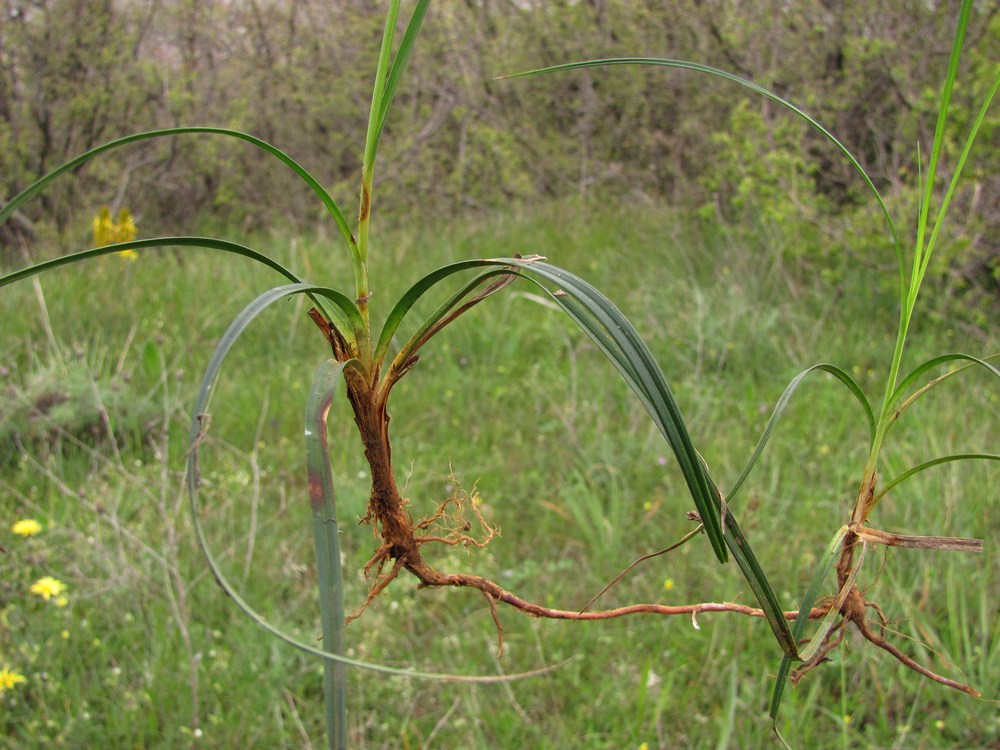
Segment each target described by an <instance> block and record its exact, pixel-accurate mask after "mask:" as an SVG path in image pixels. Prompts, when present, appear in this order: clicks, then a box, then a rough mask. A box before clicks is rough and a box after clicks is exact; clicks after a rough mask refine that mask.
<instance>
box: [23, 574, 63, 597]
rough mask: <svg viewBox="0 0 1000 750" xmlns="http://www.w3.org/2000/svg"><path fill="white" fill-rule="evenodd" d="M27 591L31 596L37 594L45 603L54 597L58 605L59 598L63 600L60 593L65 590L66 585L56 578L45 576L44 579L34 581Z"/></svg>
mask: <svg viewBox="0 0 1000 750" xmlns="http://www.w3.org/2000/svg"><path fill="white" fill-rule="evenodd" d="M28 590H29V591H30V592H31V593H32V594H38V595H39V596H40V597H42V599H44V600H45V601H48V600H49V599H51V598H52V597H53V596H54V597H56V603H58V602H59V601H60V598H63V597H62V593H63V592H64V591H65V590H66V584H65V583H63V582H62V581H60V580H59V579H58V578H53V577H52V576H45V577H44V578H39V579H38V580H37V581H35V582H34V583H33V584H32V585H31V588H30V589H28Z"/></svg>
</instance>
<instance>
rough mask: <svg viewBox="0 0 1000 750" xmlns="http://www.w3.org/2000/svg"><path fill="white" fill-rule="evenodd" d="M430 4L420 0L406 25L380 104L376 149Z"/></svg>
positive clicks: (427, 1)
mask: <svg viewBox="0 0 1000 750" xmlns="http://www.w3.org/2000/svg"><path fill="white" fill-rule="evenodd" d="M430 4H431V3H430V0H418V2H417V6H416V7H415V8H414V9H413V14H412V15H411V16H410V21H409V23H407V25H406V31H405V32H403V39H402V41H400V43H399V49H398V50H397V51H396V57H395V58H394V59H393V61H392V69H391V70H390V71H389V78H388V80H386V82H385V89H384V90H383V91H382V100H381V102H380V103H379V109H380V114H379V121H378V130H377V131H376V134H375V138H376V147H377V145H378V139H379V138H381V137H382V131H383V130H385V121H386V118H387V117H388V116H389V109H390V108H391V107H392V100H393V97H395V95H396V88H397V87H398V86H399V81H400V79H401V78H402V77H403V72H404V71H405V70H406V64H407V62H409V60H410V53H411V52H412V51H413V43H414V42H415V41H416V40H417V34H419V33H420V26H421V24H423V22H424V16H425V15H427V8H428V7H429V6H430Z"/></svg>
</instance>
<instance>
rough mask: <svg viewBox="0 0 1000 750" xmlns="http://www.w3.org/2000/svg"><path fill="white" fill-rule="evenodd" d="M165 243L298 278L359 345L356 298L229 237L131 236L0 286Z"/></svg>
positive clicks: (20, 273) (0, 281)
mask: <svg viewBox="0 0 1000 750" xmlns="http://www.w3.org/2000/svg"><path fill="white" fill-rule="evenodd" d="M164 247H197V248H202V249H207V250H221V251H223V252H227V253H233V254H234V255H241V256H243V257H244V258H250V259H251V260H255V261H257V262H258V263H262V264H264V265H265V266H267V267H268V268H272V269H274V270H275V271H277V272H278V273H280V274H281V275H282V276H284V277H285V278H287V279H288V280H289V281H292V282H295V283H296V284H302V285H303V286H304V287H307V288H309V292H308V294H309V295H310V296H314V295H315V296H319V297H325V298H327V299H329V300H331V301H332V302H334V305H335V307H333V308H330V307H329V306H328V305H322V304H321V303H320V304H321V307H323V310H324V312H325V313H326V314H327V316H328V317H329V318H332V322H333V324H334V325H335V326H337V328H338V330H340V331H341V333H342V334H343V335H344V338H345V339H346V340H347V341H348V343H350V344H351V345H352V346H356V337H357V331H358V330H360V329H359V328H358V326H359V325H360V324H361V318H360V316H359V315H358V311H357V307H356V306H355V305H354V302H353V300H351V299H350V298H349V297H346V296H345V295H343V294H340V293H339V292H336V291H335V290H332V289H327V288H325V287H317V286H312V285H308V284H304V282H303V281H302V279H300V278H299V277H298V276H297V275H296V274H295V273H293V272H292V271H290V270H289V269H287V268H285V267H284V266H283V265H281V264H280V263H278V262H277V261H276V260H274V259H273V258H270V257H268V256H267V255H264V254H263V253H259V252H257V251H256V250H253V249H252V248H249V247H246V246H245V245H240V244H237V243H235V242H229V241H228V240H220V239H216V238H214V237H154V238H150V239H142V240H132V241H130V242H119V243H117V244H114V245H105V246H103V247H95V248H91V249H90V250H81V251H80V252H77V253H69V254H68V255H62V256H60V257H58V258H53V259H51V260H47V261H43V262H41V263H36V264H35V265H33V266H28V267H27V268H22V269H20V270H17V271H14V272H13V273H10V274H7V275H6V276H3V277H0V287H4V286H7V285H8V284H13V283H14V282H17V281H21V280H23V279H26V278H29V277H31V276H34V275H36V274H40V273H44V272H46V271H50V270H52V269H54V268H59V267H60V266H66V265H70V264H72V263H79V262H80V261H85V260H90V259H92V258H99V257H101V256H103V255H111V254H113V253H120V252H122V251H125V250H135V251H140V250H149V249H152V248H164ZM362 340H364V337H362Z"/></svg>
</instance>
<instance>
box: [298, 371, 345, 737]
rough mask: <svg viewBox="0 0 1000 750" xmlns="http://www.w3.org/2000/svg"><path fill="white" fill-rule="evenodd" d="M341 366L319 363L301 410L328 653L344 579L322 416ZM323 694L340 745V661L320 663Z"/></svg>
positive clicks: (339, 621)
mask: <svg viewBox="0 0 1000 750" xmlns="http://www.w3.org/2000/svg"><path fill="white" fill-rule="evenodd" d="M343 370H344V363H343V362H337V361H336V360H332V359H331V360H327V361H326V362H324V363H323V364H322V365H321V366H320V368H319V370H318V371H317V372H316V376H315V377H314V378H313V385H312V388H311V389H310V390H309V398H308V400H307V402H306V414H305V424H306V427H305V441H306V473H307V475H308V478H309V481H308V486H309V505H310V508H311V510H312V525H313V543H314V546H315V549H316V577H317V579H318V583H319V602H320V620H321V622H322V626H323V649H324V650H325V651H328V652H330V653H334V654H342V653H344V581H343V571H342V570H341V567H340V531H339V528H338V526H337V506H336V497H335V495H334V490H333V472H332V471H331V469H330V450H329V444H328V442H327V427H326V420H327V416H328V415H329V413H330V405H331V404H332V403H333V397H334V395H335V394H336V391H337V385H338V384H339V383H340V380H341V377H342V373H343ZM323 693H324V697H325V704H326V732H327V744H328V747H329V748H330V750H346V748H347V680H346V669H345V667H344V665H343V664H338V663H336V662H332V661H324V662H323Z"/></svg>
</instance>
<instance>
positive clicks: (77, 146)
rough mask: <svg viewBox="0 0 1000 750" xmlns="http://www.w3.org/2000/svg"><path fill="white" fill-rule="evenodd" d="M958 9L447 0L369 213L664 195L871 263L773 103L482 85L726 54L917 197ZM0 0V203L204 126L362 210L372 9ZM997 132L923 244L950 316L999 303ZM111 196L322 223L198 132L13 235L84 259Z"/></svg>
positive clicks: (881, 179)
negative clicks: (265, 145)
mask: <svg viewBox="0 0 1000 750" xmlns="http://www.w3.org/2000/svg"><path fill="white" fill-rule="evenodd" d="M957 5H958V3H957V2H927V3H913V2H909V1H908V0H879V2H861V1H860V0H805V1H803V2H796V3H784V2H777V1H776V0H762V1H761V2H754V3H743V2H735V1H734V0H680V1H678V2H669V3H668V2H662V0H637V1H636V2H628V3H625V2H607V0H585V1H583V2H571V1H568V0H553V1H551V2H535V1H533V0H464V1H462V2H459V1H458V0H456V1H455V2H448V3H440V4H438V5H436V6H435V7H434V10H433V12H432V13H431V14H430V16H429V18H428V21H427V24H426V26H425V30H424V33H423V36H422V39H421V41H420V43H419V44H418V45H417V48H416V52H415V55H416V57H415V60H414V65H412V66H411V69H410V71H408V73H407V81H406V85H405V86H404V87H403V91H402V93H401V95H400V100H399V102H398V103H397V106H396V107H395V109H394V111H393V114H392V115H391V117H390V123H389V132H388V137H387V138H386V139H385V141H386V148H385V153H384V158H383V161H382V166H381V168H380V174H379V185H378V193H377V196H376V201H377V202H378V203H382V204H392V205H393V206H394V210H393V216H392V217H391V219H390V220H391V221H394V222H397V223H402V222H406V221H409V220H410V219H411V218H412V217H413V215H414V214H415V212H417V211H419V212H422V213H425V214H426V213H433V214H435V215H437V216H455V215H456V214H458V213H464V212H469V211H481V210H483V209H495V208H500V207H505V208H506V207H510V206H511V205H512V204H520V203H523V202H526V201H530V202H535V201H537V200H539V199H540V198H542V199H544V198H558V197H563V196H567V195H575V194H581V193H582V194H589V195H597V196H609V195H614V196H616V197H617V198H618V199H619V200H623V201H625V202H632V201H638V202H658V201H667V202H669V203H670V204H671V205H673V206H674V207H677V208H680V209H692V210H696V211H699V212H701V215H702V216H703V218H704V219H705V220H706V221H710V222H712V223H713V224H717V225H722V226H724V227H726V228H727V230H728V231H742V230H743V229H750V230H751V231H752V232H753V233H754V234H755V235H756V233H757V232H759V231H762V230H763V231H764V232H765V233H766V234H774V235H778V238H779V239H781V240H782V241H783V243H787V244H789V245H790V246H792V247H797V248H799V250H798V251H797V252H798V255H799V256H800V257H798V258H797V259H796V260H798V261H810V260H812V261H820V262H821V263H822V264H823V265H824V266H825V267H829V263H830V261H831V259H844V258H847V259H849V260H850V262H851V264H852V265H854V266H856V265H858V264H863V265H865V266H869V265H871V264H872V261H871V260H870V259H871V258H872V257H876V256H877V257H887V256H886V255H885V253H884V250H883V251H880V252H877V253H873V252H872V247H873V246H874V245H876V244H878V245H880V246H882V247H883V248H884V245H882V243H883V242H884V225H883V223H882V220H881V218H880V217H878V216H877V215H875V214H873V212H872V211H871V210H870V201H868V198H867V196H866V194H865V192H864V189H863V187H862V186H861V184H860V183H859V181H858V180H857V179H855V177H854V176H853V175H852V174H851V172H850V169H849V167H848V165H847V163H846V161H845V160H844V159H843V158H841V157H840V156H839V155H838V154H837V153H835V151H834V149H833V147H832V146H831V145H830V144H829V143H827V142H825V141H823V140H821V139H820V138H819V137H818V136H817V135H816V134H815V133H811V132H809V130H808V129H807V127H806V126H805V125H804V124H803V123H802V122H800V121H799V120H797V119H795V118H792V117H791V116H790V115H788V113H786V112H784V111H783V110H782V109H781V108H780V107H777V106H776V105H774V104H773V103H770V102H767V101H763V100H759V99H756V98H751V95H750V94H748V93H746V94H745V93H743V92H741V91H739V90H737V89H735V88H734V87H733V86H732V85H730V84H726V83H724V82H721V81H714V80H709V79H706V78H705V77H704V76H696V75H693V74H689V73H682V72H677V71H674V72H665V71H663V70H659V69H642V68H638V69H637V68H628V69H622V68H618V69H607V70H584V71H580V72H576V73H572V74H561V75H553V76H546V77H541V78H537V79H529V80H518V81H509V80H499V81H497V80H494V77H495V76H498V75H502V74H505V73H512V72H517V71H521V70H525V69H530V68H535V67H540V66H543V65H550V64H556V63H560V62H568V61H573V60H579V59H589V58H596V57H610V56H626V55H638V56H655V57H673V58H683V59H690V60H694V61H697V62H702V63H706V64H709V65H714V66H716V67H720V68H724V69H726V70H729V71H731V72H734V73H737V74H739V75H741V76H745V77H747V78H752V79H753V80H754V81H756V82H758V83H760V84H762V85H764V86H766V87H769V88H771V89H773V90H774V91H776V92H777V93H778V94H780V95H781V96H783V97H785V98H787V99H789V100H790V101H793V102H795V103H796V104H799V105H800V106H802V107H803V108H804V109H806V111H808V112H809V113H810V114H812V115H813V116H815V117H816V118H817V119H818V120H819V121H820V122H822V123H824V124H825V125H826V126H827V127H828V128H829V129H830V130H831V131H832V132H833V133H834V134H835V135H837V136H838V137H839V138H840V139H841V140H842V141H843V142H844V143H845V144H846V145H847V147H848V148H849V149H851V150H852V151H853V152H854V153H855V154H856V155H857V156H858V157H859V160H860V161H861V163H862V165H863V166H864V167H865V168H866V170H868V172H869V174H870V175H871V176H872V178H873V179H874V181H875V183H876V185H877V186H878V187H879V189H880V190H882V191H883V192H885V193H886V194H887V196H888V198H889V200H890V202H891V203H892V204H897V205H898V206H900V207H902V209H903V211H904V212H905V211H906V210H911V211H915V210H916V208H915V207H916V202H917V195H918V192H919V190H918V182H919V179H920V175H919V172H918V169H917V167H916V164H917V144H918V143H920V144H923V146H924V148H925V149H926V148H927V144H929V143H930V141H931V135H932V133H931V132H930V129H931V128H932V127H933V123H934V112H935V111H936V106H937V105H936V97H937V91H938V89H939V85H940V82H941V80H942V79H943V73H944V70H945V68H946V65H947V60H948V52H949V47H950V41H951V36H952V31H953V25H954V19H955V18H956V9H957ZM0 9H2V14H0V195H6V196H11V195H14V194H16V193H17V191H18V190H20V189H22V188H24V187H25V186H26V185H28V184H30V183H31V182H32V181H33V180H35V179H36V178H38V177H39V176H41V175H42V174H44V173H46V172H47V171H49V170H51V169H52V168H54V167H55V166H57V165H58V164H60V163H61V162H63V161H65V160H66V159H68V158H70V157H71V156H74V155H76V154H78V153H80V152H82V151H84V150H86V149H88V148H91V147H93V146H96V145H98V144H99V143H102V142H104V141H106V140H108V139H111V138H114V137H117V136H122V135H126V134H128V133H131V132H136V131H139V130H144V129H152V128H158V127H167V126H173V125H192V124H197V125H213V126H223V127H231V128H236V129H240V130H244V131H247V132H250V133H252V134H254V135H256V136H258V137H261V138H263V139H265V140H268V141H270V142H272V143H274V144H275V145H278V146H279V147H280V148H282V149H284V150H286V151H288V152H289V153H290V154H291V155H292V156H293V157H294V158H296V159H298V160H299V161H300V162H302V163H303V164H305V165H306V166H307V168H309V169H311V170H312V171H313V173H314V174H315V176H316V177H317V178H318V179H319V180H320V181H321V182H322V183H324V184H326V185H328V186H333V194H334V196H335V198H337V199H338V200H341V201H342V202H343V203H344V205H347V206H350V204H351V202H352V200H353V198H352V196H353V194H354V193H355V192H356V191H357V189H358V186H357V185H358V167H359V164H360V159H361V152H362V149H363V138H364V130H365V127H364V126H365V123H366V121H367V101H368V97H369V96H370V89H371V81H370V71H371V70H373V69H374V58H375V55H376V53H377V49H378V40H379V38H380V34H381V30H380V27H381V24H382V22H383V15H384V8H383V4H382V3H380V2H375V1H374V0H336V1H334V2H327V1H325V0H324V1H323V2H321V1H320V0H301V1H299V2H289V1H288V0H245V1H242V2H230V1H228V0H182V1H181V2H175V3H161V2H155V1H140V0H126V1H120V2H112V0H0ZM974 16H975V17H974V18H973V20H972V23H971V25H970V29H971V32H970V39H969V43H968V45H967V48H968V53H967V56H966V58H965V61H964V68H965V69H964V70H963V71H962V72H961V73H960V75H959V82H960V86H959V88H958V90H957V101H956V105H957V106H956V107H955V108H954V110H953V111H954V112H955V116H954V118H953V123H952V127H953V129H952V132H951V133H950V134H949V143H950V144H952V145H953V146H954V144H956V143H959V142H960V139H961V138H962V137H963V134H964V132H965V128H966V126H967V124H968V121H969V118H970V117H971V116H972V115H973V113H974V111H975V110H976V109H977V108H978V106H979V104H980V102H981V101H982V96H983V93H984V90H985V87H986V86H987V85H988V83H989V81H990V76H989V75H986V72H987V71H988V70H989V69H991V66H992V65H993V64H994V63H995V61H996V60H997V59H1000V12H998V10H997V7H996V6H995V5H994V4H992V3H980V4H978V6H977V8H976V10H975V11H974ZM998 123H1000V113H998V111H997V109H996V108H995V107H994V108H993V112H992V113H991V114H990V116H989V118H988V119H987V122H986V123H985V125H984V128H983V131H982V134H981V138H980V143H981V144H982V146H981V147H980V148H978V149H976V150H975V151H974V153H973V163H972V164H971V168H968V171H967V179H966V181H965V185H964V189H963V190H962V192H961V193H960V195H959V196H958V201H957V203H958V205H956V206H955V208H954V210H953V211H952V217H953V221H952V222H951V224H950V225H949V231H950V236H949V237H948V242H947V243H946V244H947V248H946V249H944V248H943V249H944V252H941V253H939V255H938V257H937V258H936V262H937V263H938V264H939V268H940V269H941V271H942V273H944V269H945V268H947V269H949V271H948V274H949V278H948V282H949V283H948V287H947V288H948V290H949V291H950V292H951V293H953V294H956V295H962V298H963V306H967V305H968V304H973V306H976V307H978V306H981V305H982V304H983V301H982V298H983V297H984V296H985V297H986V298H987V299H990V300H992V303H995V302H996V299H997V297H998V291H1000V150H998V149H997V148H995V147H993V148H990V147H989V144H991V143H992V144H994V145H995V144H996V143H997V125H998ZM945 176H946V177H947V175H945ZM102 205H111V206H112V208H113V209H115V210H116V209H117V208H118V207H120V206H122V205H127V206H129V207H130V208H131V209H132V210H133V211H134V212H135V213H136V214H137V216H138V220H139V223H140V225H141V227H142V228H143V234H144V235H146V236H149V235H152V234H157V233H160V232H161V231H163V232H169V233H180V232H184V231H195V230H198V229H200V228H201V229H204V228H205V227H204V225H205V224H206V223H210V224H211V225H212V226H213V228H214V227H218V226H227V227H241V228H243V229H245V230H248V231H251V230H259V229H263V228H280V229H282V230H290V231H297V232H301V231H303V230H312V229H314V228H316V227H315V225H317V224H319V222H321V221H322V220H323V217H322V215H321V211H320V209H319V207H318V204H317V203H316V202H315V201H314V200H312V197H311V196H310V195H308V194H307V192H306V190H305V189H304V188H303V187H302V186H301V185H300V184H298V183H297V181H296V180H295V178H294V177H293V175H291V173H290V172H288V171H287V170H285V169H284V168H282V167H280V165H278V164H277V162H274V160H271V159H268V158H262V157H261V155H260V152H258V151H256V150H254V149H252V147H250V146H248V145H246V144H234V143H233V142H230V141H223V140H219V139H213V138H205V137H201V136H199V137H187V138H177V139H171V140H170V141H167V142H152V143H148V144H146V145H144V146H137V147H133V148H130V149H127V150H125V151H124V152H122V154H121V155H120V156H117V157H114V158H102V159H101V160H99V161H98V162H96V163H94V164H92V165H88V166H87V167H86V168H85V169H82V170H80V171H79V172H78V173H77V174H75V175H74V177H73V178H72V179H64V180H62V181H60V182H59V183H58V184H57V185H55V186H54V187H53V188H52V189H49V190H47V191H46V192H45V193H44V194H43V195H42V196H40V197H39V198H38V199H37V200H36V201H33V202H32V204H31V205H30V206H29V207H28V208H26V209H25V213H24V214H22V215H21V216H20V217H19V219H20V223H19V225H18V226H20V227H21V228H22V229H23V230H25V231H32V230H33V231H34V233H35V234H36V235H39V234H41V235H43V236H45V237H46V239H49V240H51V239H53V238H55V239H58V240H65V241H66V242H68V243H70V244H73V245H74V246H77V247H79V246H82V245H85V244H87V242H86V240H87V237H86V233H87V232H88V231H89V223H88V222H89V219H90V217H92V216H93V215H94V214H95V213H97V211H98V209H99V208H100V207H101V206H102ZM376 209H377V207H376ZM405 209H409V211H407V210H405ZM375 215H376V221H377V222H378V221H384V219H382V218H380V214H379V213H378V212H377V210H376V214H375ZM833 216H836V217H837V218H838V221H837V222H831V221H829V219H830V218H831V217H833ZM832 226H833V227H834V228H831V227H832ZM5 231H6V236H5V237H4V238H0V241H2V240H5V241H6V247H7V248H8V249H7V253H8V254H9V253H10V249H9V248H10V247H12V244H13V243H12V242H11V239H12V238H11V236H10V235H11V228H10V226H8V228H7V229H6V230H5ZM791 252H795V251H791ZM871 270H872V271H875V270H879V269H878V268H877V267H872V268H871ZM981 314H982V313H981Z"/></svg>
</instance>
